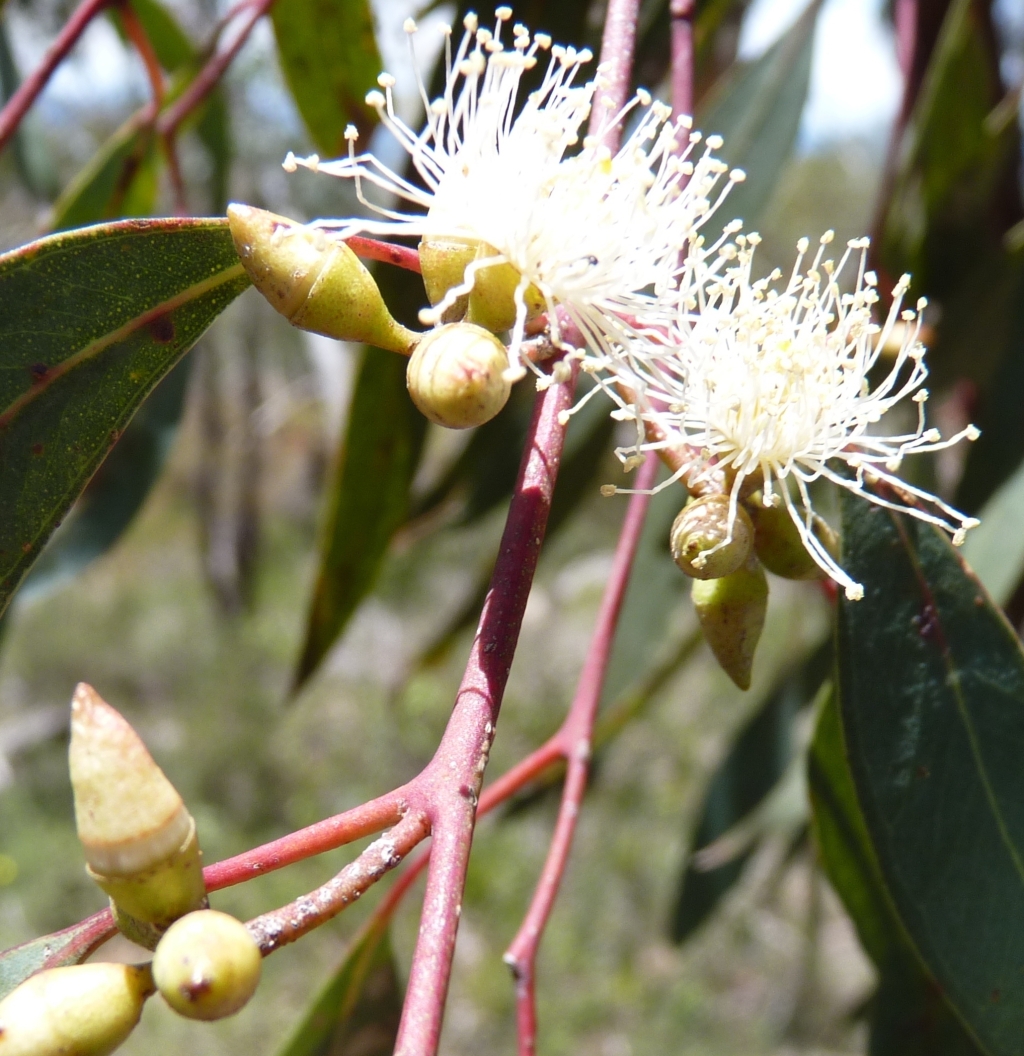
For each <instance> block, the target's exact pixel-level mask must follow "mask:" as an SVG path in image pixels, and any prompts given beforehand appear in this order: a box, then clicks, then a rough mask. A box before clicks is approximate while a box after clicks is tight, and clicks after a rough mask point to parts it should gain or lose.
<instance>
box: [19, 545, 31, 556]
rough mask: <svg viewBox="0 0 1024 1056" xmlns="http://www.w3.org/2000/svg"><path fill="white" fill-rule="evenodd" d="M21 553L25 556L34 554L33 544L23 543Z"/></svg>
mask: <svg viewBox="0 0 1024 1056" xmlns="http://www.w3.org/2000/svg"><path fill="white" fill-rule="evenodd" d="M21 552H22V553H23V554H31V553H32V544H31V543H22V544H21Z"/></svg>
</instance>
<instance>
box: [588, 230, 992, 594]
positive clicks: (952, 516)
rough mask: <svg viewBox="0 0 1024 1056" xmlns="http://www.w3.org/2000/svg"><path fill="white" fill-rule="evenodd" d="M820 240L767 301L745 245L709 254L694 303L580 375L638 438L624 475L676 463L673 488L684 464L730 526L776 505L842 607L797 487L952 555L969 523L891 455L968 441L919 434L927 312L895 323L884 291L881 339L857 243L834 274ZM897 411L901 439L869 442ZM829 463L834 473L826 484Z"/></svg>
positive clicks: (771, 284) (901, 314)
mask: <svg viewBox="0 0 1024 1056" xmlns="http://www.w3.org/2000/svg"><path fill="white" fill-rule="evenodd" d="M831 240H832V232H828V233H826V235H825V236H824V237H823V238H822V239H821V244H820V246H819V248H818V250H817V253H816V254H815V256H814V258H813V260H811V262H810V265H809V267H806V270H804V269H805V261H806V255H807V253H808V248H809V247H808V242H807V240H806V239H802V240H801V241H800V243H799V245H798V250H799V255H798V257H797V260H796V264H795V266H794V268H793V272H792V274H791V275H790V277H789V280H788V281H787V282H786V283H785V285H784V286H783V287H782V288H778V283H779V280H780V279H781V278H782V276H781V275H780V274H779V272H777V271H776V272H775V273H773V275H771V276H770V277H769V278H767V279H761V280H758V281H752V279H751V263H752V259H753V251H754V247H755V246H756V245H757V243H758V241H759V239H758V237H757V236H756V235H750V236H749V237H744V236H742V235H740V236H738V237H737V238H736V239H735V241H734V242H728V243H725V244H724V245H722V246H721V247H720V248H719V251H718V261H719V264H718V266H717V267H715V268H711V269H709V270H707V272H706V274H705V278H704V281H703V282H699V283H698V284H697V286H696V288H695V290H693V291H686V290H684V291H682V292H681V293H680V294H679V295H678V296H677V298H676V301H675V304H674V306H673V309H672V312H671V313H670V320H671V321H670V322H669V323H668V325H667V326H666V325H665V321H664V317H659V318H658V319H657V320H656V323H655V325H654V326H652V327H651V328H649V331H648V335H647V337H646V339H645V340H642V341H641V340H634V341H633V342H631V343H630V344H629V345H628V346H626V347H625V348H624V349H622V350H621V351H619V352H618V353H616V354H614V355H612V356H604V357H594V356H592V357H589V362H588V363H587V364H585V365H586V366H588V367H589V369H590V370H591V371H594V372H597V373H598V376H599V379H600V382H601V385H602V387H603V388H604V389H605V390H606V391H607V392H609V394H610V395H611V396H612V397H613V399H615V400H616V402H617V403H618V404H619V408H620V409H619V410H618V411H617V412H615V413H616V416H617V417H620V418H626V419H630V420H635V422H636V424H637V429H638V435H637V441H636V443H635V445H633V446H632V447H631V448H628V449H623V450H622V451H620V453H619V454H620V457H621V458H622V459H623V460H624V461H626V462H627V464H630V463H631V462H633V461H635V460H636V459H637V456H638V454H639V453H640V452H642V451H647V450H659V449H664V448H674V449H682V450H684V451H686V452H688V455H689V457H690V460H691V461H690V464H689V466H688V467H687V472H689V473H691V474H692V473H693V472H694V465H693V463H694V462H696V463H697V466H698V473H699V472H700V471H701V467H702V468H703V472H705V473H707V474H711V473H715V474H718V475H719V477H720V478H721V479H724V480H725V482H726V486H727V487H729V489H730V496H731V506H730V511H731V517H732V518H733V519H734V518H735V513H736V507H737V503H738V501H739V500H740V499H741V498H744V497H748V496H750V494H751V493H752V492H754V491H756V490H757V489H761V492H762V495H763V501H764V502H765V504H766V505H777V504H778V503H779V502H782V503H784V504H785V506H786V508H787V510H788V511H789V513H790V516H791V517H792V519H793V522H794V524H795V525H796V527H797V530H798V531H799V533H800V537H801V539H802V540H803V543H804V545H805V546H806V548H807V550H808V551H809V553H810V554H811V555H812V557H813V558H814V560H815V561H816V562H817V563H818V565H819V566H820V567H821V568H822V569H824V570H825V572H827V573H828V575H829V576H831V577H832V578H833V579H835V580H836V581H837V582H838V583H840V584H842V585H843V586H844V587H845V590H846V595H847V597H849V598H851V599H856V598H859V597H862V596H863V588H862V587H861V585H860V584H858V583H856V582H854V581H853V580H852V579H851V578H850V576H848V575H847V574H846V573H845V572H844V571H843V569H842V568H840V567H839V565H838V564H837V563H836V561H835V559H834V557H833V556H832V555H831V554H830V553H829V552H828V550H827V549H826V548H825V547H824V546H823V545H822V543H821V542H820V540H819V539H818V537H817V535H816V534H815V532H814V531H813V521H814V519H813V510H812V508H811V498H810V493H809V491H808V485H809V484H811V483H812V482H813V481H815V480H817V479H818V478H819V477H825V478H826V479H828V480H831V481H833V482H834V483H836V484H838V485H839V486H841V487H844V488H847V489H849V490H850V491H854V492H857V493H858V494H860V495H863V496H864V497H865V498H867V499H869V500H870V501H871V502H874V503H877V504H878V505H880V506H885V507H887V508H888V509H893V510H898V511H900V512H903V513H909V514H911V515H912V516H914V517H917V518H919V519H920V520H922V521H927V522H928V523H930V524H935V525H938V526H939V527H941V528H943V529H945V530H947V531H949V532H950V533H952V535H953V542H954V543H955V544H959V543H960V542H962V541H963V537H964V533H965V531H966V530H967V529H968V528H971V527H973V526H974V525H975V524H976V523H977V521H975V520H974V519H972V518H969V517H966V516H964V515H963V514H961V513H959V512H958V511H957V510H955V509H953V508H952V507H951V506H949V505H947V504H946V503H945V502H943V501H942V500H941V499H939V498H937V497H936V496H934V495H931V494H929V493H928V492H926V491H923V490H922V489H920V488H917V487H914V486H913V485H911V484H908V483H906V482H904V481H902V480H900V478H899V477H898V476H897V475H896V474H897V472H898V470H899V468H900V463H901V461H902V460H903V457H904V456H905V455H908V454H913V453H914V452H919V451H938V450H941V449H942V448H945V447H949V446H950V445H952V444H955V443H957V442H958V441H960V440H962V439H964V438H967V439H969V440H973V439H976V437H977V436H978V431H977V429H975V427H974V426H968V427H967V428H966V429H964V430H962V431H961V432H959V433H957V434H956V435H955V436H952V437H950V438H948V439H946V440H943V439H942V438H941V436H940V434H939V432H938V430H936V429H930V428H928V427H927V426H926V423H925V413H924V408H925V402H926V401H927V399H928V390H927V389H925V388H924V387H923V385H924V381H925V378H926V376H927V369H926V367H925V364H924V352H925V349H924V346H923V345H922V344H921V343H920V341H919V331H920V326H921V314H920V313H921V311H922V309H923V308H924V307H925V301H924V300H923V299H922V300H920V301H918V303H917V311H912V310H901V306H902V301H903V298H904V295H905V294H906V290H907V287H908V285H909V276H906V275H905V276H903V278H901V279H900V281H899V282H898V283H897V284H896V287H895V289H894V290H893V295H892V304H891V307H890V309H889V311H888V313H887V314H886V317H885V320H884V322H882V323H881V324H879V323H877V322H875V321H874V312H875V310H876V306H877V304H878V301H879V296H878V293H877V292H876V286H877V278H876V276H875V275H874V273H872V272H871V271H868V270H866V250H867V245H868V240H867V239H860V240H855V241H852V242H850V243H849V244H848V248H847V250H846V252H845V253H844V255H843V257H842V259H841V260H840V261H839V264H838V266H836V265H834V263H833V261H831V260H826V259H823V258H824V253H825V248H826V246H827V245H828V244H829V243H830V242H831ZM851 262H852V263H853V265H854V266H855V267H856V268H857V275H856V281H855V283H854V288H853V291H852V292H849V293H844V292H842V291H841V288H840V275H841V273H842V272H843V271H844V268H847V267H849V266H850V264H851ZM890 356H891V357H892V358H891V359H890V358H889V357H890ZM872 376H874V377H876V378H877V379H878V380H877V384H875V385H874V386H872V383H871V380H870V379H871V377H872ZM904 400H910V401H913V403H916V404H917V407H916V409H915V411H916V413H915V418H916V424H915V425H914V427H913V428H911V429H910V430H909V431H903V432H899V433H897V434H885V433H884V432H875V431H874V430H875V427H877V426H878V425H879V423H880V422H881V420H882V418H883V417H884V416H885V415H886V414H887V413H888V412H890V411H892V410H893V408H895V407H896V406H897V405H898V404H900V403H901V402H902V401H904ZM904 422H905V419H904ZM903 428H904V430H906V424H904V426H903ZM838 463H844V464H845V466H846V467H847V471H839V470H837V468H836V467H837V464H838ZM848 471H852V473H850V472H848ZM682 474H683V471H682V470H681V471H680V473H678V474H676V476H677V477H678V476H681V475H682ZM723 545H724V544H723Z"/></svg>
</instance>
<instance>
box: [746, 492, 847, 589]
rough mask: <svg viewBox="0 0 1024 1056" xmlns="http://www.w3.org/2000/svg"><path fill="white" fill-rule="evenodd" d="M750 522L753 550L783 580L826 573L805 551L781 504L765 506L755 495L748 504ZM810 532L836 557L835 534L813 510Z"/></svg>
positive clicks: (787, 513) (787, 511) (808, 577)
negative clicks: (752, 530) (751, 525)
mask: <svg viewBox="0 0 1024 1056" xmlns="http://www.w3.org/2000/svg"><path fill="white" fill-rule="evenodd" d="M749 510H750V519H751V521H753V524H754V550H755V552H756V553H757V556H758V557H759V558H760V560H761V564H762V565H764V567H765V568H766V569H768V571H769V572H772V573H774V574H775V575H776V576H782V578H783V579H823V578H824V577H825V576H826V573H825V572H824V571H823V570H822V569H821V568H820V567H819V565H818V564H817V562H816V561H815V560H814V558H813V557H811V555H810V554H809V553H808V552H807V547H806V546H804V543H803V540H802V539H801V538H800V533H799V532H798V531H797V529H796V525H795V524H794V523H793V518H792V517H791V516H790V515H789V510H787V509H786V508H785V506H781V505H780V506H765V505H764V504H763V503H762V502H761V501H760V496H755V497H754V498H753V499H752V500H751V502H750V506H749ZM811 525H812V529H813V531H814V534H815V535H816V536H817V537H818V539H819V541H820V542H821V543H822V544H823V545H824V547H825V549H826V550H828V551H829V553H831V554H833V556H838V545H837V541H836V537H835V533H834V532H833V531H832V529H831V528H830V527H829V526H828V524H827V523H826V522H825V521H824V520H822V519H821V518H820V517H819V516H818V515H817V514H816V513H814V514H812V515H811Z"/></svg>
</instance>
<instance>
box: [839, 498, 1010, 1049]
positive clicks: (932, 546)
mask: <svg viewBox="0 0 1024 1056" xmlns="http://www.w3.org/2000/svg"><path fill="white" fill-rule="evenodd" d="M842 520H843V554H842V563H843V566H844V567H845V568H846V569H847V570H848V571H849V573H850V575H851V576H853V577H854V578H855V579H857V580H859V581H860V582H862V583H863V584H864V588H865V596H864V599H863V600H862V601H858V602H848V601H845V600H842V601H840V603H839V613H838V632H837V648H838V657H839V665H838V670H839V699H840V707H841V711H842V716H843V729H844V734H845V738H846V745H847V749H848V752H849V759H850V768H851V772H852V774H853V778H854V782H855V785H856V788H857V796H858V800H859V802H860V805H861V808H862V810H863V813H864V820H865V822H866V824H867V829H868V832H869V834H870V837H871V842H872V844H873V846H874V849H875V852H876V854H877V858H878V862H879V866H880V868H881V872H882V876H883V878H884V880H885V885H886V888H887V889H888V891H889V893H890V894H891V897H892V900H893V903H894V904H895V906H896V909H897V911H898V912H899V916H900V919H901V920H902V922H903V925H904V927H905V928H906V931H907V934H908V936H909V938H910V940H911V941H912V943H913V945H914V948H915V949H916V951H917V953H918V955H919V956H920V958H921V959H922V961H923V962H924V964H925V965H926V966H927V969H928V970H929V972H930V973H931V974H932V975H933V976H934V978H935V980H936V981H937V983H938V984H939V986H940V987H941V988H942V990H943V992H944V993H945V994H946V995H947V997H948V999H949V1001H950V1002H951V1004H952V1005H953V1006H954V1007H955V1008H956V1010H957V1012H958V1013H959V1015H960V1016H961V1017H962V1019H963V1020H964V1022H965V1023H966V1024H967V1026H968V1027H969V1029H970V1030H971V1032H972V1033H973V1034H974V1035H975V1036H976V1037H977V1038H978V1039H979V1041H980V1043H981V1045H982V1047H983V1048H984V1049H985V1050H986V1051H987V1052H989V1053H990V1054H992V1056H1004V1054H1005V1056H1011V1054H1019V1053H1020V1052H1021V1051H1022V1049H1021V1045H1022V1042H1021V1039H1022V1038H1024V971H1022V965H1024V958H1022V955H1021V948H1020V943H1019V942H1018V941H1016V938H1015V937H1016V936H1020V935H1021V934H1024V768H1022V767H1021V765H1020V750H1021V745H1022V744H1024V653H1022V651H1021V646H1020V642H1019V641H1018V640H1017V637H1016V635H1015V634H1014V633H1013V630H1012V628H1011V627H1010V626H1009V624H1008V623H1007V622H1006V621H1005V619H1004V618H1003V616H1002V614H1001V613H1000V612H999V610H998V609H997V608H996V607H995V606H994V605H993V604H992V602H991V600H990V599H989V598H988V596H987V595H986V594H985V591H984V588H983V587H982V586H981V584H980V583H979V582H978V581H977V580H976V579H975V578H974V577H973V576H972V575H970V573H969V572H968V571H967V570H966V569H965V568H964V567H963V565H962V563H961V561H960V560H959V558H958V556H957V555H956V553H955V552H954V551H953V549H952V548H951V547H950V545H949V543H948V541H947V540H946V538H945V537H944V536H943V535H942V534H941V533H940V532H938V530H936V529H934V528H932V527H930V526H928V525H924V524H922V523H921V522H919V521H917V520H914V519H910V518H900V517H897V516H894V515H893V514H891V513H889V512H888V511H885V510H883V509H881V508H879V507H877V506H874V505H872V504H869V503H866V502H864V501H863V500H862V499H859V498H855V497H853V496H848V495H847V494H846V493H845V492H844V493H843V496H842ZM879 672H884V677H879Z"/></svg>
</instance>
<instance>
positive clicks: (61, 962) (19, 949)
mask: <svg viewBox="0 0 1024 1056" xmlns="http://www.w3.org/2000/svg"><path fill="white" fill-rule="evenodd" d="M116 934H117V928H116V927H115V925H114V922H113V920H112V919H111V916H110V910H108V909H105V910H102V911H101V912H99V913H94V914H93V915H92V916H91V917H87V918H86V919H85V920H83V921H81V922H80V923H78V924H72V925H71V927H70V928H64V929H63V930H62V931H55V932H54V933H53V934H52V935H44V936H43V937H42V938H40V939H32V940H31V941H30V942H23V943H22V944H21V945H20V946H14V947H12V948H11V949H9V950H4V951H3V953H0V1001H2V1000H3V999H4V998H5V997H6V996H7V995H8V994H9V993H10V992H11V991H12V990H13V989H14V988H15V987H16V986H19V985H20V984H21V983H23V982H24V981H25V980H26V979H27V978H28V977H29V976H30V975H35V973H36V972H41V971H43V969H44V968H63V967H64V966H65V965H69V964H81V963H82V961H84V960H85V959H86V957H88V956H89V954H90V953H92V952H93V950H95V949H96V948H97V947H98V946H100V945H101V944H102V943H104V942H106V941H107V939H109V938H111V937H112V936H113V935H116Z"/></svg>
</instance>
